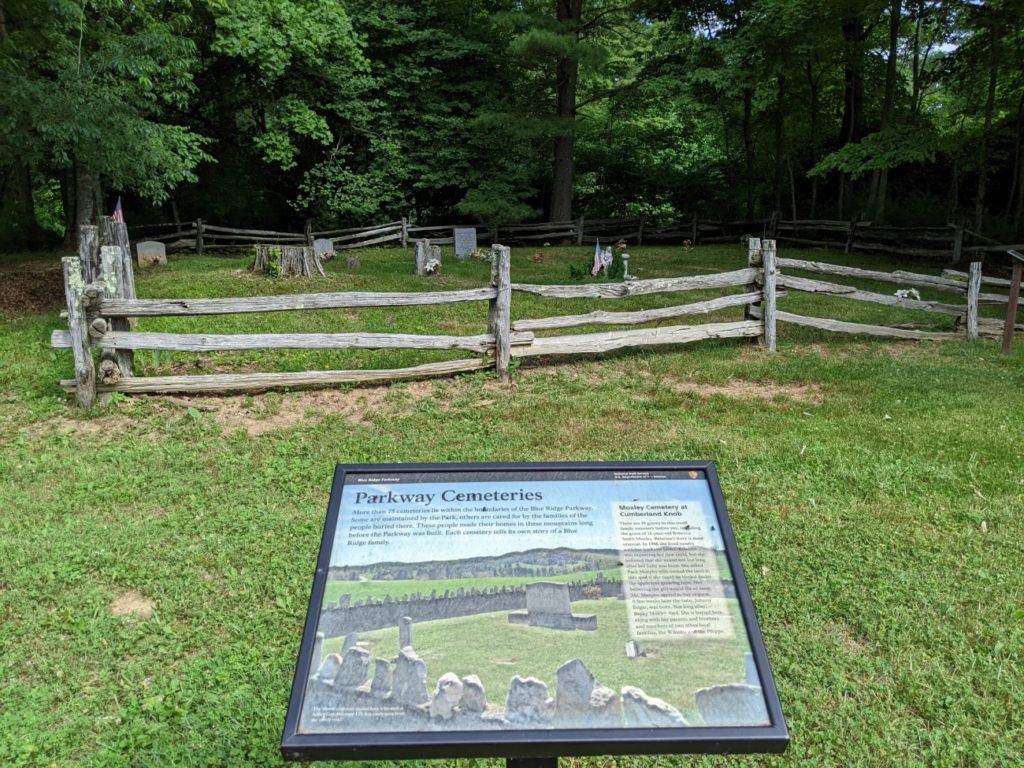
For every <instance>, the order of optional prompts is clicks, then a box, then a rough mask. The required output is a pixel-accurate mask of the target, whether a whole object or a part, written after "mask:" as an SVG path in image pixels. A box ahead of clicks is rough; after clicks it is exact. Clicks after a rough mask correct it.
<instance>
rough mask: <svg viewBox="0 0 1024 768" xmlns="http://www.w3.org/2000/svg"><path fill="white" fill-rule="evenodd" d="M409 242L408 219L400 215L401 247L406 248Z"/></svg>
mask: <svg viewBox="0 0 1024 768" xmlns="http://www.w3.org/2000/svg"><path fill="white" fill-rule="evenodd" d="M408 244H409V219H407V218H406V217H405V216H403V217H402V247H403V248H406V247H408Z"/></svg>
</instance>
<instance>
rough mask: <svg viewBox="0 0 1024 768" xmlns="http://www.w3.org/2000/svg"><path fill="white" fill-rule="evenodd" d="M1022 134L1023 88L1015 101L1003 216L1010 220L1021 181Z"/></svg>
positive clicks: (1023, 120) (1023, 133)
mask: <svg viewBox="0 0 1024 768" xmlns="http://www.w3.org/2000/svg"><path fill="white" fill-rule="evenodd" d="M1022 136H1024V89H1022V90H1021V92H1020V99H1019V100H1018V101H1017V131H1016V134H1015V136H1014V141H1013V179H1012V181H1011V182H1010V194H1008V195H1007V196H1006V210H1005V211H1004V213H1003V218H1004V219H1005V220H1006V222H1007V223H1009V222H1010V212H1011V211H1012V210H1013V202H1014V199H1015V198H1016V197H1017V187H1018V186H1019V185H1020V183H1021V171H1020V167H1021V164H1020V146H1021V138H1022Z"/></svg>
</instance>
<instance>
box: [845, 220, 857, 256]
mask: <svg viewBox="0 0 1024 768" xmlns="http://www.w3.org/2000/svg"><path fill="white" fill-rule="evenodd" d="M856 231H857V220H856V219H850V229H849V230H848V231H847V233H846V247H845V248H844V249H843V253H850V252H851V251H852V250H853V236H854V234H855V233H856Z"/></svg>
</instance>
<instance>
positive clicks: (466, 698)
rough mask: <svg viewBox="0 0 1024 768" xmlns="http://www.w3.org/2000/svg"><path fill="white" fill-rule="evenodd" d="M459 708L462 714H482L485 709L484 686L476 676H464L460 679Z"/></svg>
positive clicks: (485, 696)
mask: <svg viewBox="0 0 1024 768" xmlns="http://www.w3.org/2000/svg"><path fill="white" fill-rule="evenodd" d="M459 708H460V709H461V710H462V711H463V712H483V711H484V710H485V709H487V695H486V694H485V693H484V684H483V683H481V682H480V678H479V677H477V676H476V675H466V676H465V677H464V678H462V700H461V701H460V702H459Z"/></svg>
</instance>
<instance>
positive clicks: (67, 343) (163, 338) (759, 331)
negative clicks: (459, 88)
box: [51, 227, 1010, 407]
mask: <svg viewBox="0 0 1024 768" xmlns="http://www.w3.org/2000/svg"><path fill="white" fill-rule="evenodd" d="M101 229H102V227H101ZM87 234H90V235H91V234H92V233H87ZM83 241H85V242H87V243H88V244H91V243H92V242H93V240H92V239H90V238H83ZM89 247H91V245H90V246H89ZM99 250H100V252H101V253H100V257H101V258H100V267H99V269H98V270H97V269H94V259H93V257H92V254H91V252H88V249H87V248H86V249H84V250H83V255H84V256H85V257H86V258H84V259H83V258H82V256H71V257H67V258H65V259H64V260H63V269H64V283H65V295H66V300H67V318H68V328H67V329H66V330H64V329H58V330H55V331H54V332H53V334H52V336H51V344H52V346H53V347H55V348H59V349H71V350H72V353H73V358H74V364H75V377H74V378H73V379H67V380H64V381H61V385H62V386H63V387H65V388H66V389H68V390H70V391H74V392H75V393H76V395H77V398H78V401H79V403H80V404H81V405H82V406H84V407H89V406H91V405H92V403H94V402H95V400H96V397H97V394H98V393H107V392H126V393H141V392H223V391H255V390H263V389H270V388H275V387H294V386H306V385H326V384H342V383H353V382H365V381H385V380H400V379H409V378H423V377H429V376H446V375H451V374H455V373H461V372H466V371H477V370H483V369H487V368H494V369H495V370H496V371H497V374H498V375H499V377H501V378H502V379H508V378H509V375H510V370H511V366H510V364H511V359H512V358H519V357H535V356H540V355H573V354H595V353H603V352H609V351H613V350H619V349H625V348H633V347H650V346H659V345H674V344H686V343H694V342H698V341H703V340H706V339H728V338H757V339H758V341H759V342H760V344H761V345H762V346H763V347H764V348H765V349H766V350H768V351H769V352H771V351H774V350H775V348H776V344H777V335H778V332H777V325H778V324H779V323H783V324H792V325H801V326H806V327H811V328H817V329H821V330H827V331H831V332H839V333H855V334H867V335H873V336H884V337H890V338H900V339H922V340H946V339H954V338H962V337H963V336H964V335H966V338H967V339H971V340H974V339H978V338H979V336H981V335H985V336H992V335H997V334H999V332H1000V331H999V329H998V328H996V327H994V325H993V321H990V320H986V321H983V320H980V319H979V307H980V306H981V305H982V304H985V303H997V302H998V303H1007V302H1009V301H1010V298H1009V297H1008V296H1006V295H1003V294H983V293H981V286H982V284H983V283H987V284H989V285H994V286H998V287H1000V288H1004V287H1006V286H1005V285H1004V283H1005V281H1002V280H1000V279H999V278H991V277H985V276H983V275H982V272H981V264H980V262H974V263H972V264H971V267H970V270H969V272H966V273H961V272H954V271H951V270H947V271H946V272H944V273H943V275H942V276H941V277H937V276H934V275H925V274H919V273H914V272H907V271H903V270H897V271H894V272H882V271H877V270H866V269H859V268H855V267H848V266H842V265H837V264H829V263H825V262H817V261H806V260H803V259H791V258H779V257H778V256H777V253H776V242H775V240H773V239H770V238H766V239H763V240H762V239H760V238H750V240H749V242H748V265H747V267H746V268H743V269H738V270H732V271H729V272H721V273H717V274H712V275H694V276H686V277H671V278H654V279H649V280H637V279H630V280H627V281H625V282H622V283H602V284H585V285H579V284H576V285H537V284H526V283H513V282H512V281H511V276H510V263H511V252H510V249H509V248H508V247H506V246H502V245H494V246H492V253H493V256H494V258H493V259H492V271H491V279H490V282H489V284H488V285H486V286H483V287H480V288H473V289H467V290H456V291H432V292H402V293H384V292H379V293H378V292H338V293H318V294H292V295H283V296H255V297H228V298H218V299H202V298H200V299H137V298H134V288H133V286H134V279H133V278H131V276H130V272H131V262H130V260H128V261H127V262H126V261H125V259H124V249H123V248H121V247H119V246H116V245H113V246H100V248H99ZM126 271H127V273H128V274H126ZM792 272H804V273H810V274H817V275H831V276H835V277H838V278H846V279H850V278H854V279H866V280H871V281H875V282H887V283H894V284H897V285H899V286H909V287H920V288H925V289H929V290H938V291H943V292H945V293H948V294H951V295H952V296H955V297H958V298H960V299H961V300H962V301H964V303H955V302H954V301H938V300H933V299H917V298H911V297H910V296H909V295H906V294H903V293H902V292H900V295H887V294H884V293H879V292H877V291H874V290H866V289H862V288H859V287H856V286H853V285H845V284H842V283H836V282H831V281H825V280H820V279H816V278H811V277H804V276H801V275H797V274H792ZM129 286H131V287H129ZM731 288H740V289H741V290H740V292H736V293H725V294H723V295H719V296H715V297H712V298H708V299H703V300H700V301H695V302H691V303H688V304H680V305H676V306H668V307H659V308H652V309H640V310H631V311H618V312H609V311H604V310H596V311H592V312H588V313H585V314H573V315H559V314H555V315H552V316H547V317H537V318H527V319H520V320H516V321H512V319H511V309H512V296H513V294H514V293H523V294H529V295H532V296H538V297H543V298H547V299H552V300H556V301H557V300H564V299H579V298H592V299H600V300H606V299H607V300H614V299H622V298H629V297H634V296H646V295H653V294H661V293H676V292H687V291H694V290H719V291H721V290H725V289H731ZM798 292H804V293H813V294H819V295H827V296H830V297H835V298H838V299H846V300H853V301H862V302H869V303H873V304H881V305H885V306H892V307H897V308H901V309H911V310H917V311H923V312H930V313H936V314H939V315H943V316H946V317H948V316H955V317H956V318H957V321H956V325H955V326H954V328H953V329H951V330H949V331H944V330H921V329H918V328H914V327H905V326H903V327H901V326H897V325H873V324H867V323H855V322H849V321H845V320H837V319H833V318H828V317H810V316H807V315H802V314H797V313H794V312H790V311H786V310H782V309H779V308H778V301H779V300H780V299H784V298H786V297H787V296H789V295H791V294H793V293H798ZM467 301H487V302H488V304H489V311H488V319H487V329H486V332H485V333H479V334H476V335H467V336H453V335H430V334H399V333H364V332H350V333H256V334H244V333H239V334H209V333H203V334H194V333H162V332H149V331H140V330H136V329H134V328H133V327H132V325H131V323H130V322H129V318H138V317H156V316H171V317H199V316H205V315H224V314H236V313H252V312H280V311H295V310H307V309H308V310H319V309H341V308H365V307H385V306H387V307H395V306H417V305H427V306H429V305H445V304H452V303H458V302H467ZM741 306H742V307H744V308H745V317H744V319H742V320H734V321H725V322H710V323H703V324H699V325H670V326H657V327H647V328H636V329H614V330H610V331H604V332H595V333H582V334H569V335H553V336H537V335H536V333H538V332H543V331H552V330H554V331H557V330H558V329H563V328H572V327H578V326H585V325H597V326H600V325H616V326H629V325H642V324H645V323H661V322H663V321H665V320H673V319H676V318H682V317H688V316H695V315H697V316H699V315H708V314H710V313H712V312H717V311H719V310H723V309H728V308H730V307H741ZM961 321H962V322H963V330H962V331H961V330H959V324H960V323H961ZM137 349H149V350H160V351H175V352H214V351H227V350H251V349H420V350H459V351H464V352H471V353H475V354H476V355H478V356H477V357H474V358H464V359H458V360H448V361H444V362H436V363H426V364H423V365H417V366H413V367H408V368H395V369H377V370H337V371H301V372H291V373H259V372H256V373H232V374H208V375H199V376H149V377H138V376H135V375H134V371H133V361H132V359H131V354H132V352H133V350H137ZM96 350H98V351H99V353H100V367H99V369H97V367H96V362H95V359H94V351H96Z"/></svg>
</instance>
